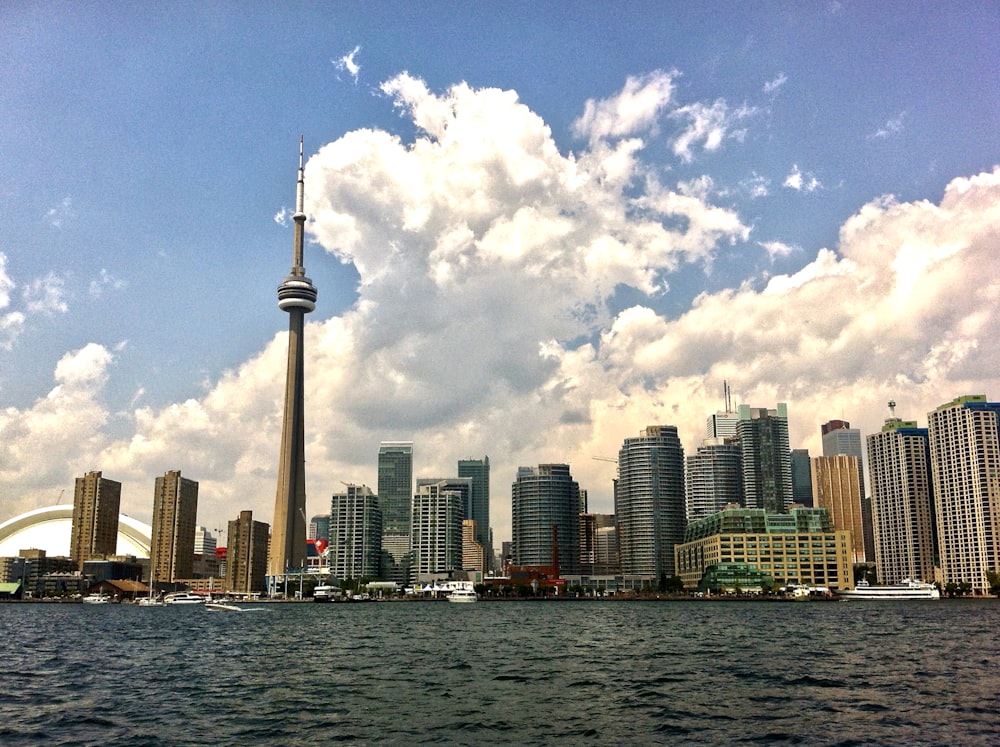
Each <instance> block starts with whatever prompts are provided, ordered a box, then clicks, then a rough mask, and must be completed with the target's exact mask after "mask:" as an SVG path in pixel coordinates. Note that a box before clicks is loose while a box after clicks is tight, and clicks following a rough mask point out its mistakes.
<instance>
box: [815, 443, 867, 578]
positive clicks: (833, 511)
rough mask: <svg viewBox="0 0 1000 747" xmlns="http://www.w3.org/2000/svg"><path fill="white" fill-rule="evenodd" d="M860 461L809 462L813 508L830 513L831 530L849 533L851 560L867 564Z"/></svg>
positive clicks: (824, 459) (837, 458) (848, 458)
mask: <svg viewBox="0 0 1000 747" xmlns="http://www.w3.org/2000/svg"><path fill="white" fill-rule="evenodd" d="M860 471H861V460H860V459H858V458H857V457H855V456H847V455H846V454H840V455H838V456H821V457H813V459H812V484H813V505H814V506H816V507H817V508H825V509H827V510H828V511H829V512H830V518H831V520H832V521H833V526H834V527H835V528H837V529H847V530H849V531H850V532H851V542H852V547H851V560H852V562H854V563H866V562H868V563H870V562H873V561H874V557H868V556H867V555H866V554H865V543H864V522H863V517H862V514H861V494H860V492H859V491H860V490H861V479H860V477H859V475H858V473H859V472H860Z"/></svg>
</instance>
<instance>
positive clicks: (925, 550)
mask: <svg viewBox="0 0 1000 747" xmlns="http://www.w3.org/2000/svg"><path fill="white" fill-rule="evenodd" d="M867 445H868V475H869V480H868V484H869V485H870V486H871V490H872V513H873V517H874V530H875V532H874V534H875V566H876V569H877V573H878V580H879V582H880V583H883V584H899V583H902V582H903V581H904V580H905V579H908V578H912V579H915V580H917V581H926V582H928V583H929V582H932V581H934V554H935V537H934V512H933V496H932V492H931V463H930V444H929V442H928V437H927V429H926V428H918V427H917V424H916V422H915V421H903V420H900V419H899V418H896V417H892V418H890V419H888V420H886V421H885V425H883V426H882V431H881V432H880V433H873V434H872V435H870V436H868V439H867Z"/></svg>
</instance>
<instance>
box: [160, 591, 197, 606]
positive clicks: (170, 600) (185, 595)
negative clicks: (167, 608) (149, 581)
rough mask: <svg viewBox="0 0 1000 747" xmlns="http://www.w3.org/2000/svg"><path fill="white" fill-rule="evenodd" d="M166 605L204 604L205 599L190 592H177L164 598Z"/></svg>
mask: <svg viewBox="0 0 1000 747" xmlns="http://www.w3.org/2000/svg"><path fill="white" fill-rule="evenodd" d="M163 603H164V604H204V603H205V598H204V597H200V596H198V595H197V594H192V593H191V592H189V591H176V592H174V593H173V594H167V596H165V597H164V598H163Z"/></svg>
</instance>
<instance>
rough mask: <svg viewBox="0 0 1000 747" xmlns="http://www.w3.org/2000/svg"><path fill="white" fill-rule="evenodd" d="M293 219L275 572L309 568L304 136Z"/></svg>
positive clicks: (309, 297)
mask: <svg viewBox="0 0 1000 747" xmlns="http://www.w3.org/2000/svg"><path fill="white" fill-rule="evenodd" d="M292 220H293V221H294V223H295V232H294V239H293V241H294V244H293V248H292V269H291V272H290V273H289V274H288V276H287V277H286V278H285V280H284V282H282V284H281V285H279V286H278V308H279V309H281V310H282V311H285V312H287V313H288V367H287V369H286V376H285V410H284V417H283V418H282V421H281V449H280V451H279V452H278V484H277V487H276V490H275V494H274V532H273V535H272V537H271V545H270V549H269V555H268V562H267V569H268V573H269V574H270V575H272V576H278V575H281V574H284V573H287V572H288V571H289V569H299V568H305V566H306V523H307V522H306V435H305V429H306V426H305V411H306V408H305V315H306V314H308V313H309V312H311V311H313V310H314V309H315V308H316V287H315V286H314V285H313V284H312V280H310V279H309V278H308V277H306V270H305V267H304V266H303V264H302V256H303V245H304V243H305V239H304V236H305V224H306V214H305V170H304V167H303V163H302V139H301V138H299V177H298V182H297V184H296V189H295V212H294V213H293V214H292Z"/></svg>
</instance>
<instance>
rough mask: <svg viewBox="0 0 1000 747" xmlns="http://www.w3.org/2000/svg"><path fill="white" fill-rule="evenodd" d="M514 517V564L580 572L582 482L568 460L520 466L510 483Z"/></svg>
mask: <svg viewBox="0 0 1000 747" xmlns="http://www.w3.org/2000/svg"><path fill="white" fill-rule="evenodd" d="M511 519H512V525H511V534H512V537H513V541H514V546H513V551H514V564H515V565H534V566H546V567H550V568H555V567H558V568H559V570H560V572H561V573H565V574H570V575H573V574H576V573H578V572H579V565H580V484H579V483H578V482H577V481H576V480H574V479H573V475H571V474H570V471H569V465H568V464H539V465H538V467H537V468H535V467H518V468H517V480H516V481H515V482H514V484H513V485H511ZM553 529H555V532H553ZM553 535H555V540H556V541H555V542H553Z"/></svg>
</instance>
